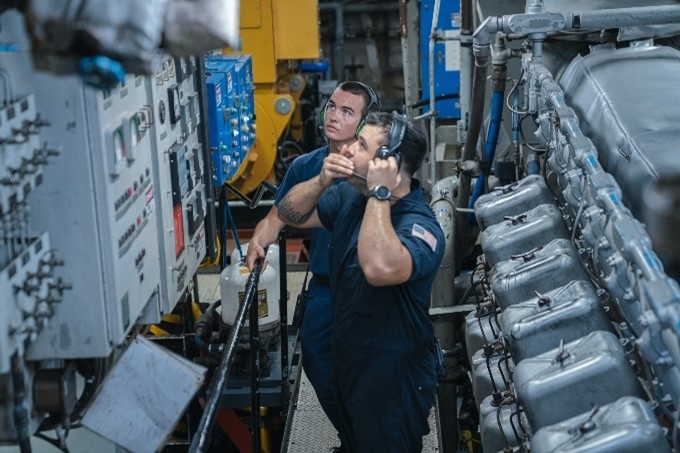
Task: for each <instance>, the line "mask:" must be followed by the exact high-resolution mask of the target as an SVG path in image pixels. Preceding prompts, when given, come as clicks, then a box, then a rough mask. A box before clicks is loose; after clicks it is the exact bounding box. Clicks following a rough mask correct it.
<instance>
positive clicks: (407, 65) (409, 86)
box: [385, 0, 417, 119]
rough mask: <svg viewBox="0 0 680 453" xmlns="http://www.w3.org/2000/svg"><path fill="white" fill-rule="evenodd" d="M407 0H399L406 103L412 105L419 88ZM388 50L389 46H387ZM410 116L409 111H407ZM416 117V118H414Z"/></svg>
mask: <svg viewBox="0 0 680 453" xmlns="http://www.w3.org/2000/svg"><path fill="white" fill-rule="evenodd" d="M406 18H407V14H406V0H399V32H400V33H399V34H400V40H401V66H402V68H403V70H404V99H405V101H406V105H407V106H410V105H412V104H413V103H414V99H416V98H417V90H415V89H414V86H415V85H416V81H415V80H414V76H413V74H412V71H411V53H410V46H409V45H408V26H407V22H406ZM385 48H386V50H387V46H385ZM404 113H406V114H407V115H408V116H410V113H411V112H409V111H405V112H404ZM414 119H415V118H414Z"/></svg>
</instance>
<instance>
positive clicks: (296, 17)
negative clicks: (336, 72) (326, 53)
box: [225, 0, 319, 193]
mask: <svg viewBox="0 0 680 453" xmlns="http://www.w3.org/2000/svg"><path fill="white" fill-rule="evenodd" d="M241 39H242V48H241V49H240V50H239V51H238V53H245V54H251V55H252V60H253V79H254V82H255V115H256V118H257V134H256V139H255V143H254V145H253V147H252V149H251V150H250V151H249V153H248V156H247V157H246V158H245V159H244V161H243V163H242V164H241V166H240V167H239V169H238V171H237V172H236V174H235V175H234V177H233V178H232V179H231V180H230V181H229V183H231V184H232V185H234V186H235V187H236V188H237V189H238V190H239V191H241V192H242V193H249V192H251V191H253V190H254V189H255V188H257V186H258V185H260V183H261V182H262V181H264V180H265V179H270V178H272V175H273V170H274V162H275V159H276V153H277V142H278V141H279V138H280V137H281V134H282V133H283V132H284V131H285V130H286V128H287V127H288V126H289V124H290V123H291V119H292V118H293V116H294V114H295V112H296V110H298V100H299V99H300V96H301V95H302V91H303V90H304V88H305V84H306V82H305V78H304V77H303V76H302V75H301V74H300V73H298V72H297V61H298V60H302V59H316V58H318V57H319V19H318V4H317V0H248V1H244V2H241ZM225 53H235V51H233V50H231V49H225ZM296 116H297V117H298V118H299V114H298V115H296Z"/></svg>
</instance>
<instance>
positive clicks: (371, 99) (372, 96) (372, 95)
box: [320, 80, 380, 135]
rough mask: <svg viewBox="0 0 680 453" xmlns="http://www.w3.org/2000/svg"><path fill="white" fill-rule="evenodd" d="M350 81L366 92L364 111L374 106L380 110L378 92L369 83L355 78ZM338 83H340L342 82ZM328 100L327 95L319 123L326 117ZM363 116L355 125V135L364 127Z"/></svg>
mask: <svg viewBox="0 0 680 453" xmlns="http://www.w3.org/2000/svg"><path fill="white" fill-rule="evenodd" d="M343 83H346V82H343ZM352 83H356V84H357V85H359V86H360V87H361V88H362V89H363V90H364V91H366V93H367V94H368V105H367V106H366V108H365V109H363V110H365V111H366V112H370V111H371V109H372V108H375V110H376V111H377V110H380V99H378V94H377V93H376V92H375V90H374V89H373V88H371V87H370V86H369V85H366V84H365V83H363V82H359V81H356V80H353V81H352ZM340 85H342V83H341V84H340ZM340 85H338V86H340ZM330 100H331V98H330V97H329V98H328V99H327V100H326V103H325V104H324V105H323V107H322V108H321V112H320V115H321V123H322V124H323V122H324V121H325V119H326V110H328V101H330ZM365 118H366V117H365V116H363V117H362V118H361V121H359V124H358V125H357V129H356V131H355V133H354V134H355V135H359V131H360V130H361V128H362V127H364V120H365Z"/></svg>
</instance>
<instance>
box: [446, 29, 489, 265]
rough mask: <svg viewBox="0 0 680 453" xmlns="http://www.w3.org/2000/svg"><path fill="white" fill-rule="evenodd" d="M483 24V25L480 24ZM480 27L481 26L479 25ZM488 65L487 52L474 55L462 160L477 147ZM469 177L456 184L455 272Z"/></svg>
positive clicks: (463, 176) (459, 257)
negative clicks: (470, 97)
mask: <svg viewBox="0 0 680 453" xmlns="http://www.w3.org/2000/svg"><path fill="white" fill-rule="evenodd" d="M482 26H483V25H482ZM480 28H481V26H480ZM488 66H489V57H488V55H487V54H485V53H483V52H480V53H479V54H476V55H475V67H474V71H473V80H472V102H471V105H470V124H469V126H468V130H467V135H466V138H465V145H464V146H463V155H462V160H463V162H465V161H469V160H472V159H474V157H475V152H476V149H477V141H478V140H479V135H480V131H481V129H482V122H483V115H484V97H485V93H486V70H487V67H488ZM470 191H471V188H470V177H469V176H468V175H466V174H465V173H464V172H462V173H461V174H460V181H459V184H458V197H457V199H456V206H457V209H456V212H457V213H458V215H457V217H456V234H455V239H456V246H455V248H454V250H455V252H456V256H455V261H456V272H458V270H459V269H460V265H461V262H462V260H463V246H464V245H465V236H466V235H465V228H466V216H465V215H462V211H461V209H467V207H468V202H469V200H470Z"/></svg>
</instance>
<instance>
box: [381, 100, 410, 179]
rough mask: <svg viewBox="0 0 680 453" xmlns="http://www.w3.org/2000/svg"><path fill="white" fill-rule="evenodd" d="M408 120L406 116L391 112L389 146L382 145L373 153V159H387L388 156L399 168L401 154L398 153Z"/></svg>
mask: <svg viewBox="0 0 680 453" xmlns="http://www.w3.org/2000/svg"><path fill="white" fill-rule="evenodd" d="M407 124H408V119H407V118H406V115H402V114H400V113H397V112H392V126H391V127H390V143H389V145H382V146H381V147H380V148H378V151H376V153H375V157H377V158H380V159H387V158H389V157H390V156H392V157H394V158H395V159H396V161H397V168H401V153H400V152H399V151H398V149H399V147H400V146H401V142H402V141H403V140H404V135H405V134H406V125H407Z"/></svg>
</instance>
